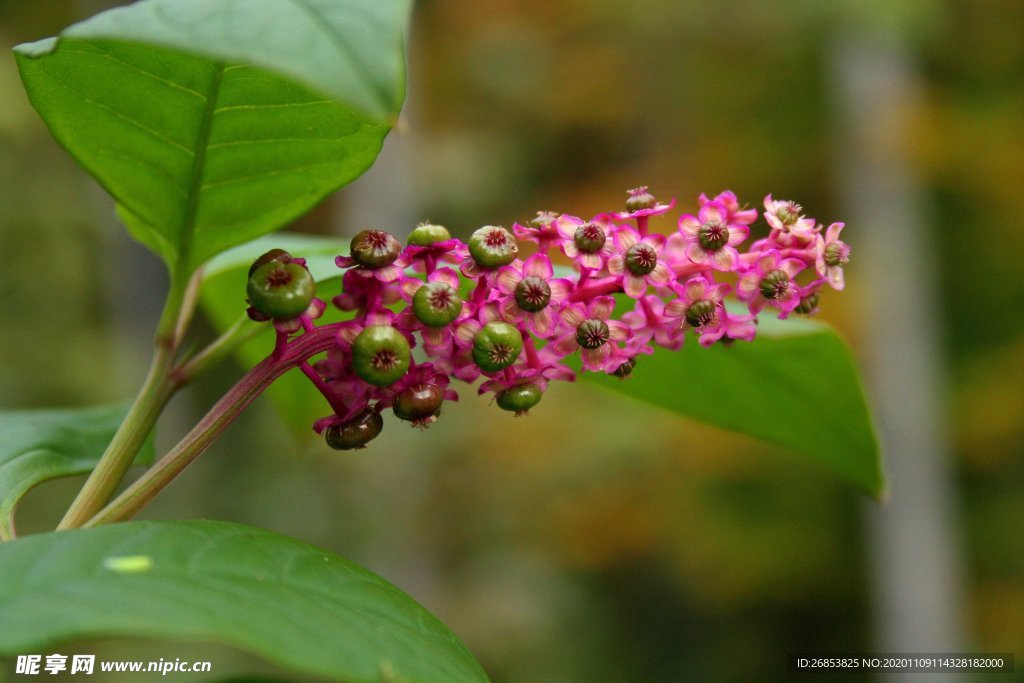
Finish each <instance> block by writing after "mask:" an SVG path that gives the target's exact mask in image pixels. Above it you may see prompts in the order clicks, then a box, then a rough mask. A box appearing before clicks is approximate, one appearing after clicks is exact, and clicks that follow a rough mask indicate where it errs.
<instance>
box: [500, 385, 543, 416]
mask: <svg viewBox="0 0 1024 683" xmlns="http://www.w3.org/2000/svg"><path fill="white" fill-rule="evenodd" d="M543 395H544V392H542V391H541V390H540V387H538V386H537V385H536V384H520V385H518V386H514V387H509V388H508V389H505V390H503V391H500V392H498V407H499V408H501V409H502V410H508V411H512V412H514V413H515V414H516V415H525V414H526V411H527V410H529V409H530V408H532V407H534V406H535V405H537V404H538V403H540V399H541V397H542V396H543Z"/></svg>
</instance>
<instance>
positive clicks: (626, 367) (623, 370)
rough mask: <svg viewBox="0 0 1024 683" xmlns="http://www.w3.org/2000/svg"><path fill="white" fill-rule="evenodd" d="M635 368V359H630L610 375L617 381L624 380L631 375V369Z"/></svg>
mask: <svg viewBox="0 0 1024 683" xmlns="http://www.w3.org/2000/svg"><path fill="white" fill-rule="evenodd" d="M635 367H636V358H630V359H629V360H627V361H626V362H625V363H623V364H622V365H620V366H619V367H617V368H615V369H614V370H612V374H613V375H615V376H616V377H618V378H619V379H625V378H626V377H629V376H630V375H631V374H633V368H635Z"/></svg>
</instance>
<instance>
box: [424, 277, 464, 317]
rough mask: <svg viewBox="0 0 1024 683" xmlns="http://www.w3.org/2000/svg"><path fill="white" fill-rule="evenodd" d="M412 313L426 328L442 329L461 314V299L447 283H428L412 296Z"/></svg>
mask: <svg viewBox="0 0 1024 683" xmlns="http://www.w3.org/2000/svg"><path fill="white" fill-rule="evenodd" d="M412 312H413V315H415V316H416V319H417V320H419V321H420V322H421V323H423V324H424V325H426V326H427V327H444V326H445V325H447V324H448V323H450V322H452V321H453V320H455V319H456V318H457V317H458V316H459V313H461V312H462V299H461V298H460V297H459V293H458V292H456V291H455V290H454V289H452V287H451V285H449V284H448V283H446V282H428V283H427V284H425V285H423V286H422V287H420V288H419V289H417V290H416V293H415V294H413V296H412Z"/></svg>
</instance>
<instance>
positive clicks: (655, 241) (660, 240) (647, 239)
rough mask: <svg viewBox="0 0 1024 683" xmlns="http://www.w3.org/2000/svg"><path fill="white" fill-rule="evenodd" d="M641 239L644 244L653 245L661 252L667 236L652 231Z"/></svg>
mask: <svg viewBox="0 0 1024 683" xmlns="http://www.w3.org/2000/svg"><path fill="white" fill-rule="evenodd" d="M640 241H641V242H643V243H644V244H649V245H651V246H652V247H654V248H655V250H656V251H659V252H660V251H661V250H662V249H664V248H665V236H664V235H662V234H660V233H657V232H652V233H651V234H649V235H645V236H644V238H643V239H642V240H640Z"/></svg>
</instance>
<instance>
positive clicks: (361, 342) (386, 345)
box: [352, 325, 411, 387]
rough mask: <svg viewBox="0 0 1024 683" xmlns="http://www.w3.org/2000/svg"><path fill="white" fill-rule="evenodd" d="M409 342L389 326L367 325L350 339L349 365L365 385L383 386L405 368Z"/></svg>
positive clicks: (403, 371)
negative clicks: (350, 361) (350, 358)
mask: <svg viewBox="0 0 1024 683" xmlns="http://www.w3.org/2000/svg"><path fill="white" fill-rule="evenodd" d="M410 356H411V352H410V349H409V342H408V340H406V338H405V336H404V335H402V333H401V332H399V331H398V330H396V329H395V328H393V327H391V326H390V325H370V326H369V327H367V328H366V329H364V330H363V331H362V332H360V333H359V336H357V337H356V339H355V341H354V342H352V364H353V366H354V367H355V371H356V374H357V375H359V376H360V377H361V378H362V379H363V381H365V382H367V383H368V384H373V385H374V386H378V387H386V386H388V385H390V384H394V383H395V382H396V381H398V380H399V379H401V378H402V376H403V375H404V374H405V372H406V370H408V369H409V359H410Z"/></svg>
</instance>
